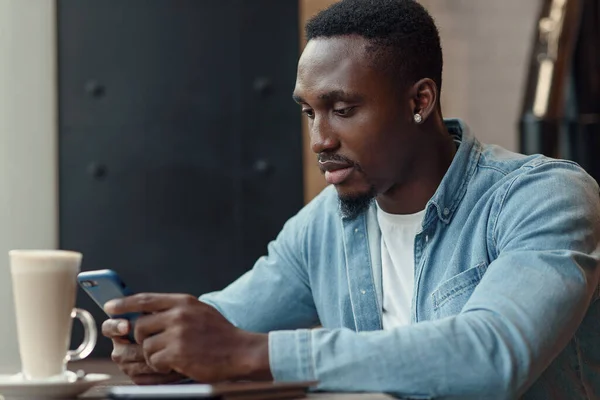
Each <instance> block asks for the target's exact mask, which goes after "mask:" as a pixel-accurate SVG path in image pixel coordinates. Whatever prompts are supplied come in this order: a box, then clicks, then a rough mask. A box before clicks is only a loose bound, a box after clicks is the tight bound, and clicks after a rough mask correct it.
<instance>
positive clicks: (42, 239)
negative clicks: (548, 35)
mask: <svg viewBox="0 0 600 400" xmlns="http://www.w3.org/2000/svg"><path fill="white" fill-rule="evenodd" d="M55 30H56V29H55V9H54V1H52V0H0V60H2V61H1V62H0V88H1V89H0V373H3V372H13V371H16V370H18V355H17V346H16V336H15V324H14V312H13V304H12V292H11V285H10V274H9V266H8V256H7V252H8V250H9V249H11V248H54V247H55V246H56V236H57V227H56V224H57V223H56V219H57V218H56V216H57V211H56V210H57V202H56V187H57V185H56V100H55V99H56V89H55V82H56V69H55V64H56V61H55V58H56V57H55V54H56V51H55V49H56V46H55V40H54V37H55Z"/></svg>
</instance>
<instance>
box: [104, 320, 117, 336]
mask: <svg viewBox="0 0 600 400" xmlns="http://www.w3.org/2000/svg"><path fill="white" fill-rule="evenodd" d="M102 335H104V336H106V337H107V338H112V337H114V336H117V323H116V321H114V320H112V319H107V320H106V321H104V322H103V323H102Z"/></svg>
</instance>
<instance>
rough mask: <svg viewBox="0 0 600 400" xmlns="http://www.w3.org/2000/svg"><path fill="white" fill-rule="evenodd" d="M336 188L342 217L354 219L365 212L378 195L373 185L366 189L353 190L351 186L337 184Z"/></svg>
mask: <svg viewBox="0 0 600 400" xmlns="http://www.w3.org/2000/svg"><path fill="white" fill-rule="evenodd" d="M336 189H337V192H338V198H339V202H340V213H341V215H342V217H344V218H349V219H354V218H356V217H358V216H359V215H361V214H362V213H363V212H365V211H366V210H367V209H368V208H369V206H370V205H371V202H372V201H373V199H374V198H375V196H376V195H377V192H376V190H375V188H374V187H373V186H371V187H367V188H366V189H365V188H362V190H357V189H354V190H352V189H351V188H346V187H343V186H342V185H337V186H336Z"/></svg>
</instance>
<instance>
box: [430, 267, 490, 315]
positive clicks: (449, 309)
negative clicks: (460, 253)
mask: <svg viewBox="0 0 600 400" xmlns="http://www.w3.org/2000/svg"><path fill="white" fill-rule="evenodd" d="M487 267H488V264H487V262H482V263H479V264H477V265H476V266H474V267H472V268H469V269H468V270H466V271H463V272H461V273H460V274H458V275H455V276H453V277H452V278H450V279H449V280H447V281H445V282H443V283H442V284H441V285H440V286H439V287H438V288H437V289H436V290H435V291H434V292H433V293H432V294H431V299H432V302H433V314H434V316H435V318H436V319H439V318H444V317H449V316H452V315H456V314H458V313H459V312H460V311H461V310H462V308H463V307H464V305H465V303H466V302H467V300H469V298H470V297H471V294H472V293H473V290H475V287H476V286H477V285H478V284H479V282H480V281H481V278H483V274H484V273H485V271H486V270H487Z"/></svg>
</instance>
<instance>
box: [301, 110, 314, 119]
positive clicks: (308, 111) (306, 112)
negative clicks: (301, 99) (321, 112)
mask: <svg viewBox="0 0 600 400" xmlns="http://www.w3.org/2000/svg"><path fill="white" fill-rule="evenodd" d="M302 114H305V115H306V116H307V117H308V118H310V119H313V118H314V117H315V112H314V111H313V109H312V108H303V109H302Z"/></svg>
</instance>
